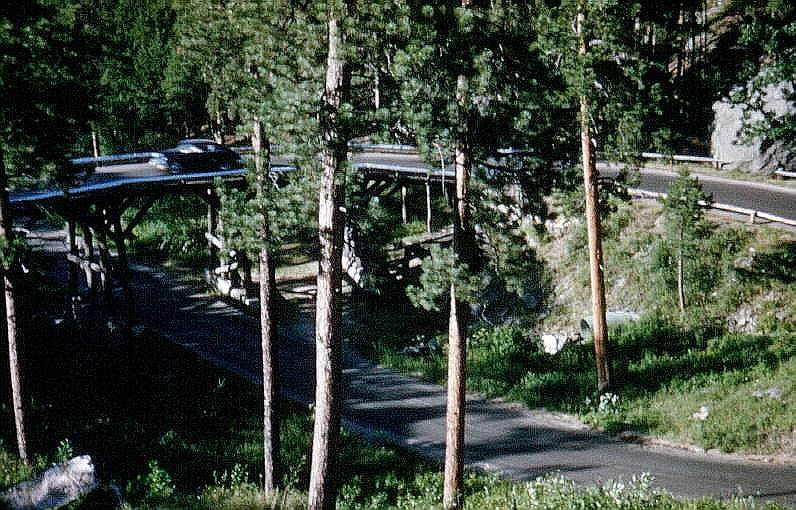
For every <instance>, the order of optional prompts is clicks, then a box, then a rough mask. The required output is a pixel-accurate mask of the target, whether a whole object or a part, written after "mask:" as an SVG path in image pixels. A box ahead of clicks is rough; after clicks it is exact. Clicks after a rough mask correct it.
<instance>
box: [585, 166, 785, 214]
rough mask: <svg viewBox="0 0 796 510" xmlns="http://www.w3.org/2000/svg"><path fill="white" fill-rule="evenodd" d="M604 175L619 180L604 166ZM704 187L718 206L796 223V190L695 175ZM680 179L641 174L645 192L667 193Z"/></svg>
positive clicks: (652, 172) (671, 174)
mask: <svg viewBox="0 0 796 510" xmlns="http://www.w3.org/2000/svg"><path fill="white" fill-rule="evenodd" d="M600 173H601V175H608V176H615V175H616V174H617V173H618V172H617V171H616V170H615V169H613V168H611V167H609V166H608V165H600ZM694 176H695V177H697V179H698V180H699V182H700V183H701V184H702V189H703V190H704V191H705V193H706V194H707V195H708V196H710V197H712V199H713V201H714V202H717V203H721V204H727V205H734V206H736V207H743V208H745V209H752V210H755V211H761V212H766V213H768V214H773V215H775V216H780V217H782V218H787V219H791V220H796V189H794V188H786V187H784V186H776V185H773V184H764V183H758V182H749V181H739V180H734V179H727V178H724V177H717V176H713V175H704V174H694ZM676 177H677V174H676V173H674V172H669V171H665V170H650V169H645V170H643V171H642V172H641V184H640V185H639V186H638V187H639V188H641V189H643V190H644V191H654V192H657V193H666V192H667V190H668V189H669V185H670V184H671V182H672V181H673V180H674V179H675V178H676Z"/></svg>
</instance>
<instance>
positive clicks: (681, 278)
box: [677, 232, 685, 313]
mask: <svg viewBox="0 0 796 510" xmlns="http://www.w3.org/2000/svg"><path fill="white" fill-rule="evenodd" d="M682 243H683V233H682V232H680V248H679V249H678V251H677V305H678V306H679V307H680V313H682V312H685V260H683V258H684V257H683V245H682Z"/></svg>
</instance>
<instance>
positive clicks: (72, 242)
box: [66, 218, 80, 315]
mask: <svg viewBox="0 0 796 510" xmlns="http://www.w3.org/2000/svg"><path fill="white" fill-rule="evenodd" d="M66 239H67V242H68V243H69V254H70V255H71V256H73V257H79V255H80V252H79V251H78V248H77V224H76V222H75V220H74V219H73V218H69V219H68V220H67V221H66ZM77 271H78V267H77V265H75V264H71V263H70V264H69V289H68V291H67V296H66V297H67V299H68V300H69V302H68V307H69V310H70V313H72V314H73V315H74V312H75V310H74V306H73V305H74V300H75V298H76V297H77V295H78V292H77V284H78V282H77Z"/></svg>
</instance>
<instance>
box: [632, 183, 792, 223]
mask: <svg viewBox="0 0 796 510" xmlns="http://www.w3.org/2000/svg"><path fill="white" fill-rule="evenodd" d="M627 191H628V193H630V194H631V195H632V196H636V197H641V198H655V199H664V198H666V197H667V196H669V195H668V194H666V193H659V192H657V191H645V190H643V189H638V188H628V189H627ZM699 205H701V206H702V207H704V208H706V209H717V210H719V211H726V212H731V213H735V214H741V215H744V216H748V217H749V223H751V224H754V223H755V221H756V220H757V218H760V219H762V220H767V221H770V222H774V223H782V224H783V225H789V226H791V227H796V220H791V219H789V218H783V217H781V216H776V215H774V214H768V213H766V212H762V211H758V210H755V209H747V208H746V207H737V206H734V205H729V204H722V203H719V202H706V201H704V200H700V201H699Z"/></svg>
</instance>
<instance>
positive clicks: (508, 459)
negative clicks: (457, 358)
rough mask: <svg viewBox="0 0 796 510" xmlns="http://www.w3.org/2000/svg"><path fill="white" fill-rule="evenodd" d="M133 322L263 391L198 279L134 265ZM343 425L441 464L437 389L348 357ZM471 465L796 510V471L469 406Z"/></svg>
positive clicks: (301, 394)
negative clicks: (645, 483)
mask: <svg viewBox="0 0 796 510" xmlns="http://www.w3.org/2000/svg"><path fill="white" fill-rule="evenodd" d="M133 269H134V280H135V286H136V293H137V303H138V309H137V310H136V311H135V314H136V316H137V317H138V318H139V319H140V320H141V321H143V322H144V323H145V324H147V325H149V326H150V327H152V328H154V329H155V330H157V331H159V332H160V333H161V334H162V335H164V337H166V338H168V339H170V340H171V341H173V342H175V343H177V344H179V345H182V346H183V347H185V348H187V349H190V350H192V351H195V352H197V353H199V354H201V355H202V356H204V357H205V358H206V359H208V360H210V361H212V362H214V363H216V364H218V365H220V366H222V367H225V368H227V369H229V370H232V371H234V372H236V373H238V374H241V375H243V376H244V377H247V378H249V379H250V380H252V381H254V382H260V371H261V365H260V363H261V361H260V360H261V358H260V354H259V328H258V323H257V321H256V320H255V319H253V318H252V317H250V316H249V315H247V314H245V313H243V312H241V311H240V310H238V309H236V308H234V307H232V306H230V305H228V304H226V303H224V302H223V301H220V300H219V299H217V298H216V297H213V296H209V295H208V294H206V293H203V292H201V291H197V290H196V289H197V285H199V284H198V283H197V282H198V279H197V277H196V276H193V277H188V278H184V279H183V278H180V277H178V276H177V274H176V273H174V272H169V271H166V270H162V269H152V268H149V267H146V266H141V265H138V266H134V268H133ZM310 318H311V310H307V311H306V312H304V313H302V314H299V316H298V317H297V318H295V319H294V320H292V321H291V324H289V325H287V326H285V327H282V328H281V334H282V338H283V346H282V350H281V353H280V361H281V364H282V365H281V370H282V381H283V382H284V384H285V394H286V395H287V396H289V397H290V398H293V399H296V400H299V401H304V402H310V401H311V400H312V398H313V394H314V393H313V386H314V381H313V374H314V347H313V340H312V339H313V332H312V321H311V320H310ZM344 365H345V368H344V388H345V389H344V398H345V403H344V411H343V412H344V421H345V423H346V424H347V425H348V426H349V427H351V428H353V429H354V430H357V431H359V432H362V433H364V434H365V435H370V436H373V437H387V438H389V439H391V440H392V441H394V442H395V443H397V444H399V445H403V446H406V447H410V448H413V449H415V450H417V451H419V452H422V453H423V454H425V455H428V456H431V457H435V458H442V455H443V451H444V431H445V427H444V419H445V418H444V416H445V394H444V391H443V388H442V387H440V386H438V385H435V384H428V383H424V382H421V381H418V380H416V379H413V378H410V377H405V376H402V375H399V374H397V373H395V372H393V371H391V370H387V369H385V368H381V367H378V366H374V365H373V364H371V363H370V362H368V361H367V360H365V359H363V358H361V357H359V356H357V355H356V354H354V353H352V352H350V351H347V352H346V354H345V356H344ZM467 406H468V407H467V413H468V414H467V426H466V443H467V448H466V451H467V462H468V464H469V465H470V466H471V467H482V468H485V469H488V470H490V471H493V472H496V473H499V474H502V475H503V476H506V477H510V478H513V479H533V478H535V477H537V476H540V475H543V474H547V473H555V472H559V473H561V474H563V475H564V476H566V477H568V478H571V479H573V480H575V481H578V482H582V483H594V482H596V481H600V480H608V479H617V478H622V479H625V480H628V479H630V477H632V476H633V475H638V474H640V473H643V472H648V473H651V474H652V475H653V476H654V477H655V480H656V481H655V484H656V485H657V486H659V487H662V488H665V489H667V490H669V491H671V492H673V493H675V494H677V495H681V496H706V495H710V496H718V497H729V496H733V495H737V494H743V495H753V496H756V497H758V498H759V499H761V500H764V501H768V500H772V501H777V502H780V503H783V504H786V505H789V506H796V465H775V464H764V463H749V462H742V461H737V460H729V459H727V458H724V457H719V456H711V455H707V454H694V453H690V452H686V451H679V450H669V449H661V448H654V447H646V446H641V445H637V444H630V443H623V442H619V441H617V440H614V439H612V438H610V437H608V436H605V435H602V434H598V433H594V432H591V431H588V430H585V429H583V428H582V427H580V426H578V425H577V424H574V423H572V422H570V421H567V420H564V419H562V418H560V417H557V416H555V415H552V414H550V413H546V412H540V411H529V410H527V409H524V408H522V407H519V406H514V405H507V404H500V403H495V402H490V401H484V400H479V399H475V398H470V399H468V403H467Z"/></svg>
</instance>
